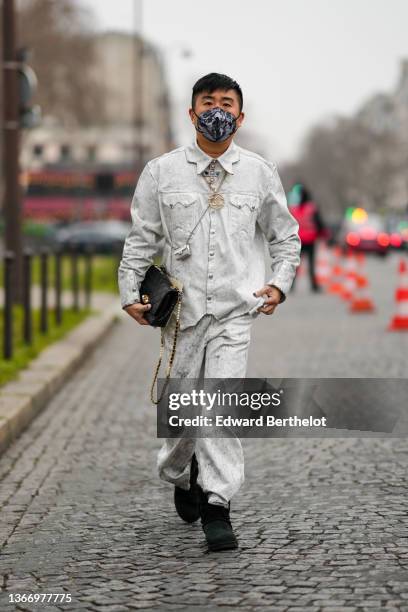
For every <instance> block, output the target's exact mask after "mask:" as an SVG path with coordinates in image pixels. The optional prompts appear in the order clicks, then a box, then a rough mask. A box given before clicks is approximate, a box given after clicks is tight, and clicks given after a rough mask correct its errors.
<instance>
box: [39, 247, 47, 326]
mask: <svg viewBox="0 0 408 612" xmlns="http://www.w3.org/2000/svg"><path fill="white" fill-rule="evenodd" d="M40 262H41V268H40V285H41V305H40V332H41V333H42V334H46V333H47V332H48V308H47V297H48V296H47V290H48V250H47V249H45V248H43V249H41V252H40Z"/></svg>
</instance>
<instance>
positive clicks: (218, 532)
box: [200, 489, 238, 551]
mask: <svg viewBox="0 0 408 612" xmlns="http://www.w3.org/2000/svg"><path fill="white" fill-rule="evenodd" d="M200 516H201V525H202V528H203V531H204V533H205V537H206V540H207V544H208V548H209V550H212V551H217V550H231V549H233V548H238V540H237V538H236V537H235V534H234V532H233V530H232V525H231V521H230V503H229V502H228V508H224V506H217V505H215V504H209V503H208V500H207V495H206V494H205V493H204V492H203V491H202V489H200Z"/></svg>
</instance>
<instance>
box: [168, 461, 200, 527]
mask: <svg viewBox="0 0 408 612" xmlns="http://www.w3.org/2000/svg"><path fill="white" fill-rule="evenodd" d="M197 476H198V463H197V459H196V456H195V454H194V455H193V456H192V458H191V470H190V489H189V490H188V491H186V490H185V489H181V488H180V487H175V488H174V505H175V506H176V510H177V514H178V515H179V517H180V518H182V519H183V521H186V523H194V522H195V521H197V520H198V519H199V517H200V508H199V501H200V497H199V489H200V487H199V486H198V484H197Z"/></svg>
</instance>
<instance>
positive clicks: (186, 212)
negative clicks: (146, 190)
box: [161, 193, 199, 235]
mask: <svg viewBox="0 0 408 612" xmlns="http://www.w3.org/2000/svg"><path fill="white" fill-rule="evenodd" d="M161 203H162V215H163V217H164V221H165V223H166V225H167V227H168V229H169V232H170V234H172V235H174V233H175V232H176V230H178V232H180V230H181V232H183V233H186V232H190V231H191V230H192V229H193V227H194V225H195V223H196V222H197V214H198V208H199V198H198V196H197V195H196V194H194V193H163V194H162V195H161Z"/></svg>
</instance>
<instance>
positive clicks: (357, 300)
mask: <svg viewBox="0 0 408 612" xmlns="http://www.w3.org/2000/svg"><path fill="white" fill-rule="evenodd" d="M357 261H358V264H359V270H360V274H358V273H357V274H356V289H355V293H354V296H353V298H352V299H351V301H350V312H352V313H360V312H373V311H374V310H375V307H374V303H373V300H372V299H371V295H370V289H369V283H368V278H367V276H366V274H365V272H364V261H365V258H364V254H363V253H359V254H358V255H357Z"/></svg>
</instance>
